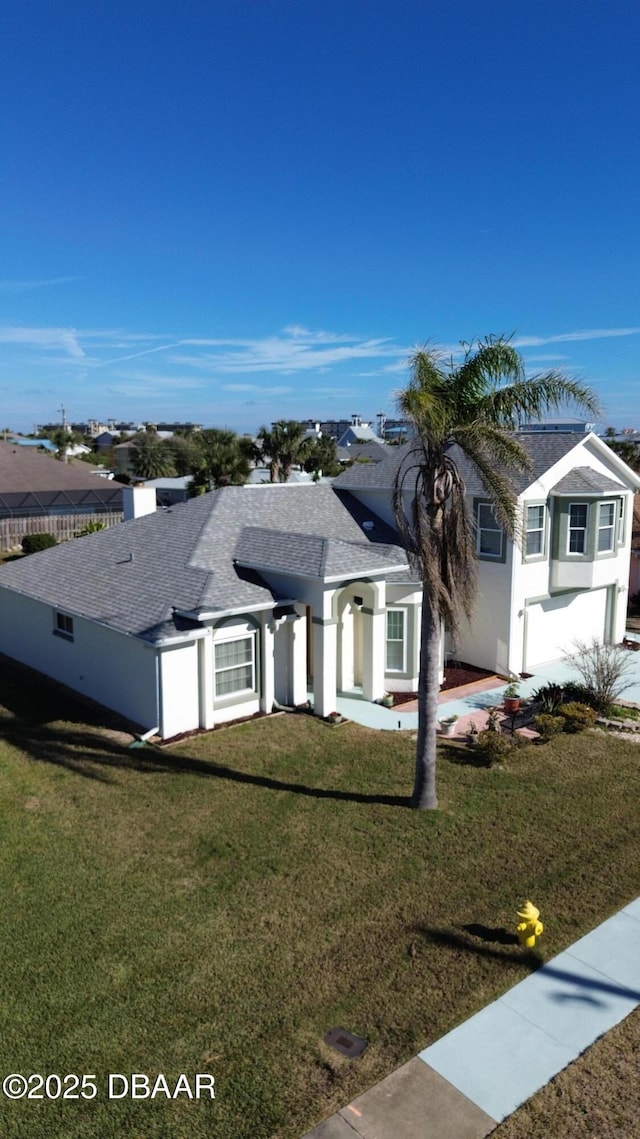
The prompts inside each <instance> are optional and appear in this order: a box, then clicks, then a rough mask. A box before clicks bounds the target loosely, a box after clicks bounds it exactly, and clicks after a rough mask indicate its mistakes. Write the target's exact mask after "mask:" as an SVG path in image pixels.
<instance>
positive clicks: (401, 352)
mask: <svg viewBox="0 0 640 1139" xmlns="http://www.w3.org/2000/svg"><path fill="white" fill-rule="evenodd" d="M181 343H182V345H183V347H185V348H196V347H197V348H204V347H206V348H209V349H211V348H217V349H218V351H208V352H202V353H188V352H185V353H181V354H178V355H175V356H173V357H172V361H173V362H174V363H177V364H181V365H182V366H185V365H189V364H190V365H191V366H192V367H197V368H206V369H207V370H211V371H215V372H217V373H226V374H239V373H246V372H251V373H255V372H281V373H283V374H285V375H286V374H292V373H295V372H302V371H323V370H324V371H327V370H329V369H330V368H333V367H334V366H335V365H339V364H345V363H351V362H353V361H357V360H372V359H385V358H387V359H388V358H393V359H395V358H397V357H398V356H403V357H404V356H406V354H407V349H406V348H403V347H399V346H398V345H397V344H394V343H393V342H392V341H391V340H390V339H389V338H388V337H380V338H375V339H360V338H358V337H354V336H351V337H348V336H346V335H345V334H340V335H335V336H334V335H333V334H331V333H327V332H320V333H316V332H309V331H308V330H307V329H303V328H298V327H297V326H293V327H289V328H286V329H284V330H283V331H282V332H281V333H280V334H279V335H276V336H267V337H262V338H260V339H256V340H247V339H242V340H240V339H238V340H217V341H212V340H200V339H198V340H195V339H187V340H183V341H182V342H181Z"/></svg>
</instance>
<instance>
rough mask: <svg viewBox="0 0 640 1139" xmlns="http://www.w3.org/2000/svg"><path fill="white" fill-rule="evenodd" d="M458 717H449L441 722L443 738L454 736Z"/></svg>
mask: <svg viewBox="0 0 640 1139" xmlns="http://www.w3.org/2000/svg"><path fill="white" fill-rule="evenodd" d="M457 719H458V717H457V716H447V717H446V718H445V719H444V720H440V731H441V732H442V734H443V736H452V735H453V734H454V732H455V730H456V721H457Z"/></svg>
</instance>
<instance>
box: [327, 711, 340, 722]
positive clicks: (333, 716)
mask: <svg viewBox="0 0 640 1139" xmlns="http://www.w3.org/2000/svg"><path fill="white" fill-rule="evenodd" d="M325 719H326V721H327V723H328V724H341V723H342V716H341V715H340V713H339V712H329V715H328V716H325Z"/></svg>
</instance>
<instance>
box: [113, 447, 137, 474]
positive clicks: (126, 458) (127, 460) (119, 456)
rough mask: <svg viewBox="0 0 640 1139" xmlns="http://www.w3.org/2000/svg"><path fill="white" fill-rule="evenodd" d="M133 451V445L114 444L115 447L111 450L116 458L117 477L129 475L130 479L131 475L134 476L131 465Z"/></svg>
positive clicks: (133, 469)
mask: <svg viewBox="0 0 640 1139" xmlns="http://www.w3.org/2000/svg"><path fill="white" fill-rule="evenodd" d="M135 451H136V445H135V443H117V444H116V446H115V447H114V449H113V453H114V455H115V457H116V474H117V475H129V477H130V478H131V477H133V475H135V473H136V472H135V468H134V464H133V458H134V455H135Z"/></svg>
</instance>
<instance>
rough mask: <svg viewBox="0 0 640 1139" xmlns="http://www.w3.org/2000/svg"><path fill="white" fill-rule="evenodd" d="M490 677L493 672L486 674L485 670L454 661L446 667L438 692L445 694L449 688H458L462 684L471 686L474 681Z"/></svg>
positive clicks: (493, 674)
mask: <svg viewBox="0 0 640 1139" xmlns="http://www.w3.org/2000/svg"><path fill="white" fill-rule="evenodd" d="M492 676H495V672H487V670H486V668H476V667H475V665H473V664H465V663H464V661H461V660H460V661H455V662H454V663H452V664H450V665H446V667H445V670H444V681H443V683H442V686H441V688H440V691H441V692H446V691H447V689H449V688H459V687H460V686H461V685H462V684H473V683H474V681H476V680H489V679H490V678H491V677H492Z"/></svg>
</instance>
